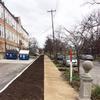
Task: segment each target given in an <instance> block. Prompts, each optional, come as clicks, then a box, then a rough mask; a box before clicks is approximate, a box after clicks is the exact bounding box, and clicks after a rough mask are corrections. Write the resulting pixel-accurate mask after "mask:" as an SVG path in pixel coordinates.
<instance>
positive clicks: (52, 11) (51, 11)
mask: <svg viewBox="0 0 100 100" xmlns="http://www.w3.org/2000/svg"><path fill="white" fill-rule="evenodd" d="M48 12H49V13H51V22H52V34H53V54H54V56H55V53H54V52H55V33H54V20H53V13H54V12H56V10H52V9H51V10H49V11H48Z"/></svg>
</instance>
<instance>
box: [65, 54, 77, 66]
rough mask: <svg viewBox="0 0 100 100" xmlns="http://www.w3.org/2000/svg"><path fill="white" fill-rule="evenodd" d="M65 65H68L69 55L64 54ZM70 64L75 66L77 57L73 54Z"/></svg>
mask: <svg viewBox="0 0 100 100" xmlns="http://www.w3.org/2000/svg"><path fill="white" fill-rule="evenodd" d="M65 65H66V66H70V56H66V58H65ZM72 65H73V66H77V58H76V57H75V56H72Z"/></svg>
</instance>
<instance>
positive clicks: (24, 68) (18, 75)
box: [0, 56, 40, 93]
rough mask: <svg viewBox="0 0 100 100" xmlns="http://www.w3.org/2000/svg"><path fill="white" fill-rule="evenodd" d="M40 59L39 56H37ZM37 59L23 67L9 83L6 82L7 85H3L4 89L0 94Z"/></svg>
mask: <svg viewBox="0 0 100 100" xmlns="http://www.w3.org/2000/svg"><path fill="white" fill-rule="evenodd" d="M39 57H40V56H39ZM39 57H37V58H36V59H35V60H34V61H32V62H31V63H30V64H29V65H28V66H27V67H25V68H24V69H23V70H22V71H21V72H20V73H19V74H18V75H17V76H16V77H14V78H13V79H12V80H11V81H10V82H8V84H7V85H5V87H4V88H3V89H1V90H0V93H1V92H3V91H4V90H5V89H6V88H7V87H8V86H9V85H10V84H11V83H12V82H13V81H14V80H16V79H17V78H18V77H19V76H21V74H22V73H23V72H24V71H25V70H27V69H28V67H29V66H30V65H31V64H32V63H33V62H35V61H36V60H37V59H38V58H39Z"/></svg>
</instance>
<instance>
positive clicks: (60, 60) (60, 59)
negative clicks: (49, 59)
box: [57, 55, 64, 64]
mask: <svg viewBox="0 0 100 100" xmlns="http://www.w3.org/2000/svg"><path fill="white" fill-rule="evenodd" d="M63 60H64V56H63V55H58V56H57V61H58V62H59V63H60V64H63Z"/></svg>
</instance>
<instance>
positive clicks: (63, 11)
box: [3, 0, 99, 47]
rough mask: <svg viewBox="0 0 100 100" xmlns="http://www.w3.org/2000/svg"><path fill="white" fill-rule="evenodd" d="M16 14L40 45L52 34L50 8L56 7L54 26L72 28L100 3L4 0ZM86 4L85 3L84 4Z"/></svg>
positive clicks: (84, 0)
mask: <svg viewBox="0 0 100 100" xmlns="http://www.w3.org/2000/svg"><path fill="white" fill-rule="evenodd" d="M3 1H4V2H5V5H6V6H7V8H8V9H9V10H10V11H11V13H12V14H13V15H15V16H19V17H20V18H21V22H22V25H23V27H24V28H25V29H26V30H27V32H28V33H29V34H30V37H35V38H36V39H37V41H38V43H39V46H40V47H43V46H44V43H45V40H46V37H47V36H48V34H52V29H51V16H50V13H48V10H51V9H55V10H56V12H55V13H54V27H55V29H56V27H58V26H59V25H62V26H64V27H66V28H67V29H71V28H72V27H73V26H74V25H77V24H78V23H80V21H81V20H82V18H84V17H85V16H86V15H88V14H89V13H90V12H91V11H92V10H94V9H95V8H97V7H98V8H99V6H98V5H89V4H85V3H86V2H87V1H91V0H3ZM84 4H85V5H84Z"/></svg>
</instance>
